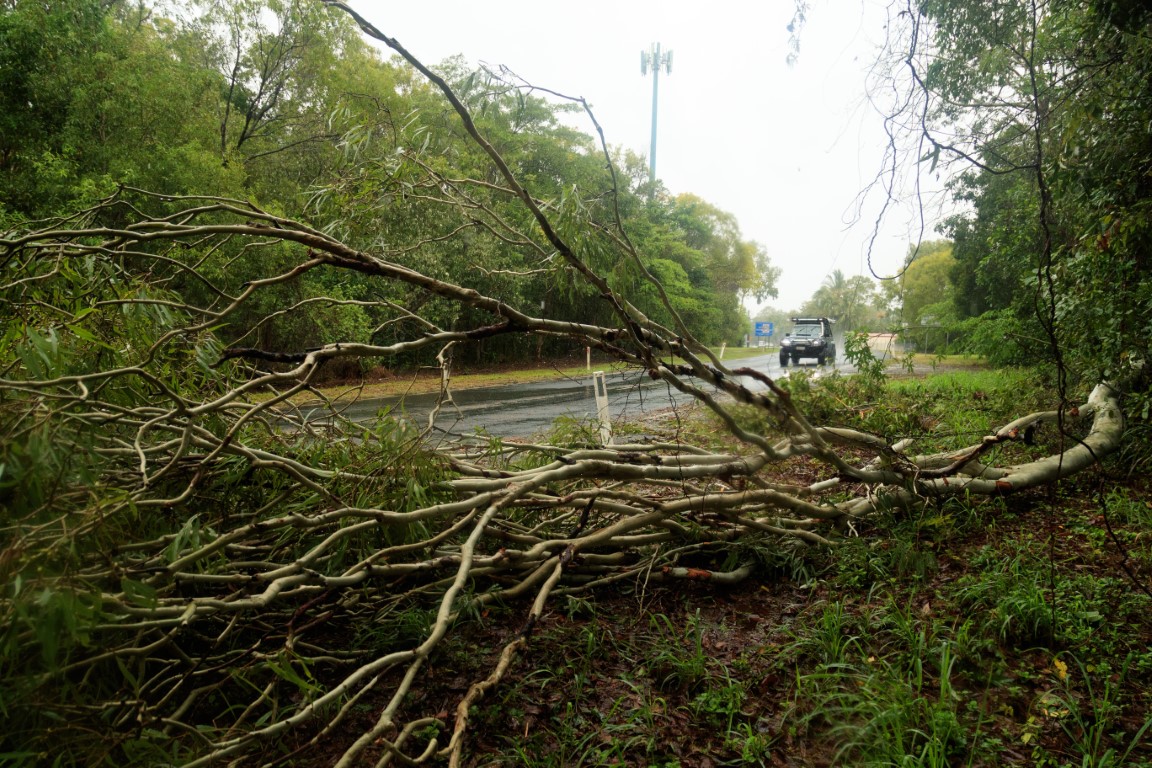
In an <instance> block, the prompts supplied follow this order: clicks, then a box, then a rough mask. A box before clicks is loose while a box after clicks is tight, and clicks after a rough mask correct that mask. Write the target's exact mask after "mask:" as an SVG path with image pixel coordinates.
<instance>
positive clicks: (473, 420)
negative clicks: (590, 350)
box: [344, 354, 850, 437]
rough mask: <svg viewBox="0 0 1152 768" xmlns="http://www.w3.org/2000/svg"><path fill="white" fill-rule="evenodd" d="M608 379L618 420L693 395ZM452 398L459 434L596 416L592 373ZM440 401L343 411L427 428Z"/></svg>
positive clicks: (450, 410)
mask: <svg viewBox="0 0 1152 768" xmlns="http://www.w3.org/2000/svg"><path fill="white" fill-rule="evenodd" d="M729 365H730V366H731V367H735V368H744V367H748V368H755V369H758V370H761V371H764V372H765V373H767V374H768V375H769V376H772V377H773V378H775V377H776V376H779V375H781V373H782V371H781V370H780V363H779V360H778V359H777V357H776V355H775V354H771V355H759V356H756V357H748V358H744V359H742V360H734V361H730V362H729ZM799 367H801V368H803V369H806V370H814V371H818V372H820V371H831V370H832V366H831V365H828V366H824V367H820V366H818V365H816V363H815V361H811V362H809V361H804V363H802V364H801V365H800V366H799ZM836 368H837V369H838V370H850V366H848V364H847V363H845V362H843V361H840V362H838V363H837V364H836ZM789 370H791V368H789ZM605 379H606V383H607V385H608V403H609V408H610V411H611V414H612V420H613V421H618V420H628V419H636V418H638V417H640V416H642V415H643V414H644V413H646V412H651V411H656V410H660V409H663V408H667V407H669V406H671V405H679V404H683V403H687V402H688V401H689V400H690V399H691V398H690V396H688V395H685V394H682V393H680V392H679V391H677V390H674V389H672V388H670V387H669V386H668V385H667V384H665V383H664V382H655V381H652V380H651V379H649V378H648V377H647V376H643V375H641V374H639V373H637V372H627V373H606V374H605ZM747 383H748V384H749V386H753V387H755V388H760V387H761V385H760V384H759V383H758V382H755V380H752V379H748V380H747ZM453 399H454V401H455V405H453V404H452V403H445V404H444V405H443V406H442V407H441V410H440V413H439V414H438V416H437V419H436V428H437V429H440V430H445V431H448V432H453V433H456V434H475V433H476V432H477V430H484V431H485V432H487V433H488V434H490V435H499V436H502V437H527V436H530V435H538V434H543V433H545V432H547V431H548V430H549V429H550V428H551V427H552V425H553V422H554V421H555V420H556V419H557V418H559V417H561V416H567V417H569V418H572V419H576V420H579V421H587V420H590V419H593V418H594V417H595V415H596V398H595V393H594V391H593V387H592V374H588V375H587V376H586V377H582V378H581V379H580V380H575V379H569V380H561V381H542V382H535V383H531V384H508V385H504V386H498V387H480V388H476V389H465V390H460V391H457V392H453ZM435 401H436V397H435V395H410V396H408V397H405V398H404V400H403V402H402V403H401V402H400V401H398V400H396V399H394V398H380V399H368V400H362V401H359V402H357V403H355V404H353V405H352V406H350V407H349V408H347V409H346V410H345V411H344V415H345V416H346V417H348V418H351V419H354V420H358V421H359V420H370V419H372V418H375V417H376V416H377V415H379V414H380V413H381V412H382V411H386V410H398V411H399V412H400V413H403V414H404V415H405V416H406V417H407V418H410V419H412V420H413V421H414V422H416V423H417V424H418V425H419V426H425V425H426V424H427V421H428V414H429V413H430V412H431V410H432V408H433V406H434V404H435Z"/></svg>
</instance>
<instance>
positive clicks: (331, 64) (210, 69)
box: [0, 0, 778, 363]
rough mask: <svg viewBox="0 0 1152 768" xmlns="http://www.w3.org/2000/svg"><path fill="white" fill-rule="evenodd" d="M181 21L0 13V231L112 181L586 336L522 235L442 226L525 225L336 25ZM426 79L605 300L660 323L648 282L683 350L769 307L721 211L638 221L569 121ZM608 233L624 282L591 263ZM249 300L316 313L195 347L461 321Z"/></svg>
mask: <svg viewBox="0 0 1152 768" xmlns="http://www.w3.org/2000/svg"><path fill="white" fill-rule="evenodd" d="M184 13H185V14H186V17H185V18H183V19H181V20H177V19H169V18H165V17H162V16H160V15H159V13H158V12H157V11H154V10H152V9H149V8H148V7H146V6H144V5H132V4H128V3H123V2H113V3H98V2H94V1H93V0H63V2H59V3H51V4H41V3H30V2H17V3H15V4H9V5H7V6H5V7H4V9H3V10H0V77H2V78H3V82H2V83H0V84H2V86H3V87H2V88H0V99H3V102H2V103H0V115H2V117H0V226H2V225H4V223H5V222H7V226H9V227H15V226H18V225H19V223H20V222H22V221H26V220H31V219H39V218H43V217H45V216H50V215H54V214H58V213H64V212H70V211H74V210H76V209H77V208H78V207H83V206H86V205H88V204H91V203H92V202H95V201H96V200H98V199H100V198H103V197H105V196H107V195H108V194H110V193H112V192H113V191H114V190H115V189H116V188H117V186H118V185H128V186H133V187H138V188H144V189H149V190H152V191H156V192H160V193H163V194H170V195H180V194H199V195H225V196H229V197H236V198H240V199H245V198H247V199H251V200H254V201H259V204H260V205H261V207H263V208H264V209H266V210H272V211H276V212H278V213H280V214H282V215H288V216H301V215H304V214H305V213H306V214H307V215H308V216H311V217H314V218H316V219H317V220H320V221H323V222H324V223H325V226H326V227H328V229H329V231H331V232H335V233H338V234H339V236H341V237H342V238H344V239H345V240H346V241H347V242H348V243H349V244H350V245H353V246H355V247H358V248H364V249H367V250H373V251H376V252H379V253H382V254H387V255H388V256H389V257H390V258H393V259H395V260H396V261H398V262H400V263H404V264H409V265H410V266H412V267H414V268H417V269H422V270H424V271H426V272H428V273H429V274H431V275H433V276H435V277H437V278H440V279H447V280H452V281H454V282H458V283H461V284H468V285H472V286H474V287H475V288H476V289H477V290H481V291H484V292H494V293H499V294H500V295H501V296H502V298H503V299H504V300H505V301H508V302H510V303H512V304H514V305H518V306H521V307H523V308H524V309H525V310H526V311H537V308H538V307H541V306H543V308H544V309H543V311H544V313H545V314H546V315H548V316H553V317H581V318H583V319H585V320H587V321H589V322H602V321H607V319H608V315H607V314H606V313H605V312H606V310H605V308H604V307H603V302H602V301H601V300H600V299H599V297H598V296H596V295H594V294H590V293H589V292H588V291H587V289H585V288H581V287H578V286H577V283H576V281H573V280H572V279H571V275H569V274H567V273H566V271H565V268H564V267H563V266H562V265H561V264H560V263H559V261H558V260H557V259H555V258H554V256H553V253H552V251H551V246H550V245H549V244H548V243H547V242H546V241H545V239H544V238H543V237H540V236H536V237H535V238H532V239H524V238H521V237H511V236H509V235H508V233H507V232H502V231H500V229H499V227H500V226H501V225H499V224H497V225H495V226H490V225H488V224H481V223H480V221H479V218H480V217H475V216H474V217H471V218H469V217H468V215H467V214H466V213H462V212H461V210H462V208H463V209H464V210H467V209H468V208H474V209H475V208H480V209H484V210H487V211H490V212H491V216H492V218H493V219H494V220H496V221H500V220H501V219H503V220H504V221H505V223H506V225H507V226H512V227H523V226H524V225H525V224H530V222H528V221H527V220H526V218H525V214H524V213H523V212H522V211H521V209H520V208H519V207H518V205H517V201H516V200H515V199H514V197H513V196H510V195H509V193H508V191H507V190H505V189H502V188H501V185H500V184H499V183H498V181H499V180H498V177H497V174H496V172H495V168H494V167H493V166H492V164H491V160H490V159H489V158H487V157H486V156H484V155H483V154H482V153H480V152H479V151H478V149H477V148H476V147H475V146H474V145H473V144H472V143H471V142H470V141H468V140H467V137H466V136H465V134H464V131H463V128H462V126H461V125H460V124H459V122H458V120H457V118H456V117H455V116H454V115H452V114H451V113H450V112H448V111H446V110H445V105H444V104H443V102H442V100H441V97H440V96H439V95H438V94H434V92H433V91H432V90H431V89H430V87H429V85H428V84H427V83H426V82H424V81H423V79H422V78H419V77H418V76H416V73H415V72H414V71H413V70H412V69H411V68H410V67H409V66H408V65H407V64H404V63H402V62H401V61H400V60H399V59H394V60H391V61H386V60H384V59H382V58H381V57H380V56H379V55H378V54H377V53H376V51H375V50H374V49H372V48H370V47H369V46H368V45H367V44H366V43H364V42H363V41H362V39H361V35H360V33H359V31H358V30H356V28H355V26H354V25H353V24H352V23H351V22H350V20H349V19H348V18H347V17H346V16H345V15H344V14H341V13H339V12H338V11H335V10H332V9H328V8H325V7H324V6H323V5H322V4H321V3H319V2H314V1H313V0H268V2H263V1H262V0H245V1H244V2H227V3H220V2H208V1H205V2H201V3H195V4H192V5H191V6H188V7H186V8H185V9H184ZM439 71H440V72H441V73H442V74H443V75H444V77H446V78H447V79H448V80H449V81H450V82H451V83H452V84H453V85H454V87H455V88H456V89H457V90H458V92H459V94H460V96H461V98H462V99H463V101H464V102H465V104H466V105H467V106H468V107H469V108H470V109H471V110H472V112H473V113H474V114H475V115H476V116H477V122H478V126H479V128H480V130H481V131H482V132H483V133H484V134H485V135H486V136H487V139H488V141H490V142H491V144H492V145H493V146H494V147H495V148H496V149H497V150H498V151H499V152H500V153H501V154H503V155H504V157H505V158H506V159H507V160H508V162H509V163H510V165H511V167H512V169H513V170H514V172H515V173H517V174H518V176H519V177H520V179H521V181H522V183H524V184H525V186H526V188H527V189H528V190H529V192H530V193H531V194H532V195H533V196H534V197H535V198H537V199H538V200H539V201H541V203H542V204H543V205H544V206H545V207H546V209H547V210H549V211H550V212H551V213H552V214H553V215H554V217H555V218H556V219H557V221H559V222H561V224H562V226H563V227H564V233H563V234H565V235H566V236H569V237H571V238H572V240H573V242H574V243H576V245H577V246H578V247H579V248H580V250H581V252H582V255H583V256H584V258H586V259H587V261H588V262H589V263H590V264H592V265H593V266H594V267H596V268H598V269H602V270H603V271H604V272H605V274H606V275H607V276H608V279H609V280H610V282H611V284H612V285H613V286H615V287H616V288H618V289H624V290H625V291H627V292H629V293H630V295H632V296H633V301H634V302H635V304H636V305H637V306H638V307H639V308H640V309H641V310H643V311H645V312H648V313H650V314H651V315H652V317H653V319H655V320H656V321H658V322H662V323H665V324H667V325H668V326H670V327H672V326H675V325H676V320H675V319H674V318H673V317H671V316H669V314H668V312H667V311H666V310H665V309H664V306H663V304H662V302H660V301H659V300H658V296H656V295H655V293H654V292H653V291H652V289H651V287H650V285H649V284H648V283H647V281H646V280H644V279H642V274H641V272H640V271H639V270H640V269H641V268H643V269H647V270H648V271H650V272H651V273H652V274H653V275H655V276H657V277H658V278H660V279H661V280H662V281H663V283H664V290H665V291H666V292H667V294H668V297H669V300H670V305H671V306H672V307H673V308H674V309H675V310H676V312H678V313H679V314H680V317H681V319H682V320H683V322H684V323H685V324H687V326H688V327H690V328H691V329H692V331H693V333H695V334H696V335H697V336H698V337H699V338H700V339H701V340H702V341H705V342H707V343H711V342H717V343H718V342H720V341H729V342H732V341H735V340H737V339H739V338H741V337H742V336H743V333H744V331H745V329H746V326H747V322H748V319H747V316H746V313H745V311H744V309H743V307H742V304H741V301H742V299H743V298H745V297H746V296H755V297H757V298H761V299H762V298H765V297H767V296H771V295H774V293H775V288H774V284H775V280H776V275H777V274H778V271H777V270H776V269H775V268H774V267H772V265H771V264H770V262H769V260H768V255H767V254H766V253H765V251H764V248H763V246H761V245H759V244H757V243H755V242H750V241H747V240H745V239H744V238H743V236H742V235H741V233H740V230H739V227H738V226H737V224H736V221H735V219H734V218H733V217H732V216H731V215H730V214H727V213H725V212H723V211H720V210H717V209H716V208H715V207H714V206H712V205H710V204H708V203H707V202H705V201H703V200H700V199H698V198H696V197H695V196H693V195H690V194H684V195H680V196H676V197H674V196H671V195H668V194H666V193H663V192H662V193H661V194H659V195H657V196H655V199H654V200H653V201H652V202H648V195H647V189H646V187H644V185H646V181H645V180H644V178H643V174H642V172H641V171H642V163H641V161H640V159H638V158H635V157H631V156H623V157H621V156H617V157H615V158H614V160H613V167H612V168H606V163H605V157H604V155H603V153H602V151H601V150H600V148H598V147H597V146H596V144H595V142H594V140H593V139H592V138H591V137H590V136H588V135H587V134H584V133H581V132H580V131H578V130H576V129H574V128H572V127H571V126H572V125H573V124H575V123H576V121H577V120H578V114H577V112H578V105H572V104H563V103H550V102H548V101H546V100H544V99H542V98H541V97H539V96H538V95H533V94H532V93H530V92H529V90H528V89H523V88H520V87H518V84H516V83H513V82H506V81H505V80H503V79H501V78H500V77H498V76H497V75H495V74H492V73H489V72H485V71H473V70H471V69H470V68H469V67H468V66H467V65H466V64H465V63H464V62H462V61H459V60H450V61H447V62H444V63H443V64H442V65H441V67H440V68H439ZM618 219H619V220H620V221H621V222H622V223H624V224H626V226H627V229H628V231H629V233H630V237H631V238H632V239H633V242H634V244H635V245H636V247H637V250H638V252H639V253H640V254H642V260H643V263H642V265H640V264H635V263H633V262H631V261H628V260H624V261H621V260H619V259H618V258H616V256H615V255H614V254H615V253H616V248H615V245H614V243H613V242H612V238H613V237H614V235H612V234H610V233H611V232H614V231H616V230H617V227H616V226H615V225H616V223H617V220H618ZM529 229H530V227H529ZM221 263H222V264H227V267H226V268H221V269H220V270H219V271H217V272H214V273H211V274H209V275H208V276H209V277H210V278H211V279H213V280H218V281H219V283H218V287H219V288H220V289H222V290H224V291H231V290H235V289H236V288H237V287H238V286H241V285H243V284H244V283H245V282H246V281H247V280H249V279H251V278H252V277H254V276H255V274H256V273H255V271H254V270H253V269H251V268H250V267H249V265H248V263H247V258H246V256H245V255H244V254H233V255H232V258H231V259H227V260H221ZM511 274H516V275H517V279H509V277H508V276H509V275H511ZM526 276H527V277H526ZM174 288H175V290H177V292H179V293H181V294H183V293H184V292H187V291H192V292H195V291H197V290H200V288H202V286H200V287H198V286H196V285H183V284H177V285H175V286H174ZM269 296H270V297H271V298H272V303H273V304H277V305H290V304H294V303H296V302H299V301H302V300H307V299H310V298H312V297H316V296H326V297H327V299H326V300H324V301H321V302H318V303H314V304H312V305H311V306H310V307H309V311H307V312H295V313H289V314H288V315H285V316H283V317H278V318H275V319H272V320H270V321H268V322H264V323H262V324H260V325H259V326H257V324H258V323H259V320H260V318H261V317H262V316H263V311H264V310H266V309H267V308H268V306H263V307H253V311H251V312H249V311H244V312H240V313H238V314H236V315H234V316H233V317H232V318H231V319H230V321H229V323H228V325H227V327H224V328H219V329H217V333H219V334H221V335H223V336H224V337H226V340H227V341H228V342H231V341H235V340H237V339H240V338H246V342H245V343H248V344H251V345H254V346H260V347H261V348H264V349H266V350H270V351H280V352H289V351H299V350H301V349H304V348H309V347H314V346H317V345H319V344H323V343H328V342H333V341H348V342H354V341H369V340H371V341H375V342H378V343H387V342H388V339H389V338H390V334H389V331H388V330H387V329H388V328H389V327H390V326H391V325H392V324H395V323H397V322H400V323H403V320H402V316H403V314H404V310H409V311H420V312H421V313H427V314H426V316H427V319H429V320H431V321H432V322H436V323H438V324H442V325H444V326H445V327H451V326H453V324H455V323H467V322H468V318H467V317H463V316H458V315H457V314H455V313H456V312H457V310H448V309H444V310H443V311H440V310H437V309H436V308H434V307H419V308H417V307H412V306H407V307H406V306H405V304H406V301H407V297H405V296H403V295H392V294H386V295H382V294H381V291H380V289H379V286H376V285H374V284H373V283H372V281H370V280H368V279H360V278H358V277H356V276H350V277H349V276H345V277H344V278H343V279H342V280H341V281H340V282H339V283H338V284H327V283H324V282H317V281H316V279H314V278H311V277H305V278H303V279H301V280H299V281H293V282H292V283H291V284H286V285H285V286H284V287H283V288H282V290H280V291H279V292H278V293H277V294H275V295H273V294H269ZM384 302H390V303H391V305H392V307H393V308H392V309H391V310H388V309H386V308H385V304H384ZM269 306H270V305H269ZM397 308H404V309H400V310H398V309H397ZM574 351H576V350H569V349H567V348H565V347H563V345H558V346H557V347H556V348H554V349H541V348H539V347H538V346H537V345H536V343H535V342H528V341H526V340H524V339H512V338H508V339H500V340H495V341H488V342H483V343H480V344H477V345H474V346H473V347H472V348H471V349H470V350H469V354H470V355H471V356H472V360H474V361H476V362H491V361H495V360H500V359H522V358H525V357H528V356H530V355H538V354H540V353H541V352H547V353H551V354H564V353H568V352H574ZM400 362H401V363H403V360H401V361H400ZM409 362H410V363H415V362H419V359H413V360H411V361H409Z"/></svg>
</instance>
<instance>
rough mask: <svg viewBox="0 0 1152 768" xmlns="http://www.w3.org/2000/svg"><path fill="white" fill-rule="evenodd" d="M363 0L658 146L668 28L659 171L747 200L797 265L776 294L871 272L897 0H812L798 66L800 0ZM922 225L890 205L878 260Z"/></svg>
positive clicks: (609, 127)
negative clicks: (646, 54) (892, 11)
mask: <svg viewBox="0 0 1152 768" xmlns="http://www.w3.org/2000/svg"><path fill="white" fill-rule="evenodd" d="M350 5H352V6H353V7H355V8H356V9H357V10H358V11H359V12H360V13H362V14H363V15H364V16H365V17H366V18H367V19H368V20H369V21H371V22H372V23H373V24H374V25H375V26H376V27H377V28H378V29H380V30H381V31H382V32H383V33H384V34H386V35H389V36H390V37H394V38H396V39H397V40H398V41H399V42H400V43H401V44H402V45H404V46H405V47H406V48H407V49H408V50H409V51H410V52H411V53H413V54H414V55H415V56H416V57H418V58H420V59H421V60H422V61H424V63H426V64H435V63H438V62H440V61H442V60H443V59H445V58H447V57H449V56H453V55H456V54H461V55H463V56H464V57H465V59H466V60H467V61H468V62H470V63H472V64H477V63H480V62H484V63H487V64H490V65H501V64H503V65H506V66H507V67H509V68H510V69H511V70H513V71H514V72H516V73H517V74H518V75H520V76H521V77H522V78H524V79H525V80H527V81H529V82H531V83H533V84H535V85H539V86H542V87H547V88H549V89H551V90H554V91H558V92H561V93H564V94H568V95H573V96H583V97H584V98H585V99H587V100H588V102H589V103H590V104H591V105H592V108H593V111H594V113H595V114H596V117H597V120H598V121H599V122H600V125H601V126H602V127H603V129H604V132H605V135H606V138H607V140H608V142H609V144H612V145H619V146H624V147H627V148H629V149H632V150H635V151H636V152H638V153H641V154H643V155H644V156H647V155H648V154H649V145H650V141H651V119H652V75H651V74H649V75H647V76H644V75H642V74H641V72H640V53H641V51H642V50H649V49H650V48H651V46H652V44H653V43H656V42H659V43H660V44H661V47H662V49H663V50H665V51H667V50H671V51H672V52H673V66H672V74H671V75H664V74H663V73H662V74H661V77H660V83H659V115H658V136H657V148H656V161H657V162H656V175H657V176H658V177H659V178H660V179H661V180H662V181H663V182H664V184H665V186H666V187H667V188H668V189H669V190H670V191H671V192H672V193H673V194H679V193H682V192H690V193H693V194H695V195H698V196H699V197H701V198H703V199H704V200H706V201H708V202H710V203H712V204H713V205H715V206H717V207H718V208H720V209H721V210H725V211H728V212H730V213H732V214H734V215H735V216H736V218H737V220H738V221H739V223H740V229H741V231H742V232H743V234H744V237H745V238H746V239H752V240H756V241H758V242H760V243H762V244H764V246H765V247H766V248H767V251H768V254H769V256H770V258H771V260H772V263H773V264H775V265H777V266H779V267H780V268H781V269H782V270H783V274H782V276H781V279H780V283H779V287H780V297H779V298H778V299H776V300H774V301H770V302H769V303H770V304H772V305H774V306H776V307H779V308H780V309H785V310H791V309H797V308H799V307H800V305H801V304H802V303H803V302H804V301H806V300H807V299H808V298H809V297H810V296H811V295H812V293H813V292H814V291H815V290H816V289H817V288H818V287H819V286H820V283H821V282H822V281H823V280H824V278H825V277H827V276H828V275H829V274H830V273H831V272H832V271H833V270H834V269H840V270H842V271H843V272H844V274H845V275H846V276H852V275H857V274H868V267H867V264H866V261H865V253H866V251H867V248H868V242H869V240H870V239H871V237H872V225H873V222H874V221H875V218H876V214H877V212H878V210H879V208H878V206H879V200H878V199H876V200H874V201H873V202H872V204H869V205H866V206H865V207H864V209H863V210H862V211H859V210H858V207H857V204H856V200H857V196H858V194H859V193H860V191H861V190H862V189H864V187H865V185H866V184H868V182H869V181H871V180H872V179H873V178H875V176H876V173H877V169H878V168H879V166H880V163H881V157H880V151H881V150H880V148H881V146H882V145H883V132H882V129H881V118H880V116H879V115H878V114H877V113H876V111H875V109H874V108H873V107H872V106H871V105H870V104H869V103H868V101H867V99H866V96H865V91H866V86H867V70H868V68H869V66H870V65H871V63H872V61H873V54H874V50H875V48H876V46H877V45H878V43H879V42H880V41H881V40H882V39H883V37H884V34H885V30H884V24H885V22H886V12H885V7H886V6H887V2H886V1H885V0H814V2H812V7H811V9H810V10H809V14H808V22H807V25H806V26H805V28H804V30H803V32H802V35H801V49H800V57H799V60H798V62H797V63H796V64H795V65H794V66H791V67H789V66H788V64H787V63H786V57H787V54H788V31H787V25H788V23H789V21H790V20H791V19H792V14H793V2H792V0H767V1H764V0H760V1H759V2H757V1H756V0H714V1H713V2H711V3H702V2H686V1H685V0H664V2H652V1H651V0H615V1H611V0H581V2H575V3H570V2H564V3H560V2H549V0H487V2H481V1H480V0H436V2H434V3H428V4H420V3H398V2H394V1H391V0H389V1H387V2H386V1H385V0H351V2H350ZM584 129H585V130H586V132H588V133H589V134H592V133H594V131H593V127H592V126H591V125H590V124H588V125H585V126H584ZM932 225H933V222H932V221H931V220H930V221H929V222H928V231H927V232H926V233H925V238H926V239H929V238H932V237H934V236H935V235H934V233H933V231H932ZM918 229H919V220H918V217H917V216H916V215H914V214H912V213H911V209H910V207H909V208H905V209H903V210H897V211H895V212H894V213H892V214H891V215H890V216H888V218H887V223H886V225H885V226H884V228H883V230H882V231H881V234H880V236H879V238H878V239H877V240H876V243H875V245H874V247H873V257H872V261H873V265H874V266H875V268H876V270H877V272H878V273H881V274H891V273H892V272H894V271H895V270H896V269H897V268H898V267H899V265H900V263H901V262H902V260H903V257H904V254H905V253H906V252H907V249H908V245H909V243H910V242H914V241H915V239H916V237H917V233H918Z"/></svg>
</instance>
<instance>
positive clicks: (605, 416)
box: [592, 371, 612, 445]
mask: <svg viewBox="0 0 1152 768" xmlns="http://www.w3.org/2000/svg"><path fill="white" fill-rule="evenodd" d="M592 386H593V387H594V388H595V390H596V419H597V420H598V421H599V422H600V444H601V445H608V444H609V443H611V442H612V419H611V415H610V414H609V413H608V383H607V382H606V381H605V380H604V371H596V372H595V373H593V374H592Z"/></svg>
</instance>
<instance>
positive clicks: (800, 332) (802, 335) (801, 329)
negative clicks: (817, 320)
mask: <svg viewBox="0 0 1152 768" xmlns="http://www.w3.org/2000/svg"><path fill="white" fill-rule="evenodd" d="M792 335H793V336H795V337H796V338H798V339H812V338H819V337H821V336H823V335H824V333H823V330H822V329H821V328H820V326H818V325H798V326H796V329H795V330H794V331H792Z"/></svg>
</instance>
